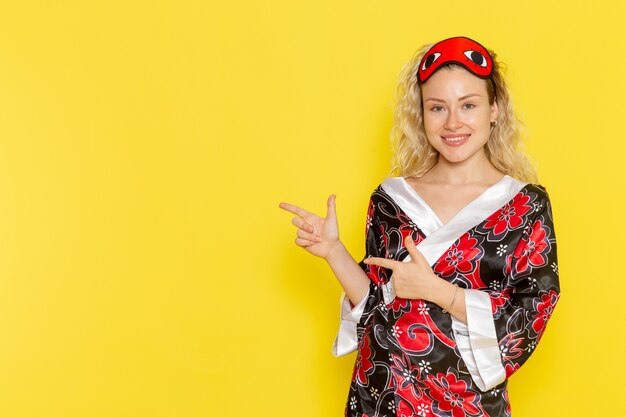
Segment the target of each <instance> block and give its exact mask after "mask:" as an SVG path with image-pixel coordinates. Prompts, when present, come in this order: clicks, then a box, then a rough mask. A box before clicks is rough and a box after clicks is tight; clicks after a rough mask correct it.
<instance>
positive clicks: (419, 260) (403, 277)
mask: <svg viewBox="0 0 626 417" xmlns="http://www.w3.org/2000/svg"><path fill="white" fill-rule="evenodd" d="M404 245H405V246H406V248H407V250H408V251H409V255H411V261H410V262H400V261H394V260H391V259H386V258H366V259H364V260H363V262H364V263H366V264H369V265H377V266H381V267H383V268H387V269H391V270H392V271H393V274H392V278H393V280H392V281H393V288H394V290H395V292H396V296H397V297H400V298H405V299H411V300H415V299H421V300H426V301H432V299H433V294H434V291H435V288H436V287H437V284H438V283H439V281H440V280H441V279H440V278H439V277H438V276H437V275H435V273H434V272H433V270H432V268H431V267H430V265H429V264H428V261H426V258H424V255H422V253H421V252H420V251H419V250H417V247H416V246H415V243H413V239H412V238H411V236H407V237H406V238H405V239H404Z"/></svg>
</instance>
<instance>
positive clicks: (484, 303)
mask: <svg viewBox="0 0 626 417" xmlns="http://www.w3.org/2000/svg"><path fill="white" fill-rule="evenodd" d="M538 190H539V191H540V194H539V197H538V199H537V203H536V204H535V212H534V213H533V214H532V215H531V216H529V221H528V222H527V224H526V226H525V229H524V231H523V233H522V236H521V238H520V240H519V241H518V242H517V245H516V246H515V248H514V249H513V250H512V251H511V253H510V254H509V255H508V256H507V261H506V267H505V275H506V278H505V280H504V282H503V285H502V288H497V289H491V288H490V289H489V290H475V289H465V290H464V291H465V300H466V313H467V326H466V327H465V328H464V329H462V328H463V327H464V326H463V324H462V323H460V322H458V321H456V320H453V326H454V327H455V328H456V329H457V330H459V333H460V337H461V339H464V340H462V341H461V343H459V350H460V351H461V354H462V356H463V359H464V360H465V362H466V364H467V367H468V370H469V371H470V373H471V375H472V379H473V380H474V381H475V382H476V384H477V385H478V387H479V388H480V389H481V390H483V391H486V390H489V389H491V388H493V387H495V386H496V385H498V384H500V383H502V382H503V381H504V380H505V379H507V378H508V377H510V376H511V375H512V374H513V373H514V372H515V371H517V370H518V369H519V368H520V366H522V364H523V363H524V362H526V360H527V359H528V358H529V357H530V355H531V354H532V352H533V351H534V350H535V348H536V347H537V344H538V343H539V340H540V339H541V336H542V335H543V332H544V331H545V328H546V325H547V323H548V320H549V319H550V317H551V315H552V312H553V310H554V307H555V305H556V303H557V301H558V299H559V296H560V290H559V277H558V266H557V254H556V236H555V233H554V224H553V219H552V210H551V205H550V200H549V198H548V195H547V193H546V192H545V189H543V188H541V189H538ZM463 330H465V332H464V331H463Z"/></svg>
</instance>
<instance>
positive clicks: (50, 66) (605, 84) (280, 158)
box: [0, 0, 626, 417]
mask: <svg viewBox="0 0 626 417" xmlns="http://www.w3.org/2000/svg"><path fill="white" fill-rule="evenodd" d="M1 10H2V11H1V13H0V341H1V342H0V416H7V417H23V416H24V417H25V416H29V417H30V416H32V417H47V416H50V417H52V416H55V417H56V416H59V417H61V416H62V417H74V416H81V417H83V416H89V417H99V416H112V417H126V416H128V417H143V416H150V417H152V416H154V417H160V416H207V415H208V416H242V415H254V416H268V417H270V416H271V417H280V416H298V417H300V416H302V417H309V416H310V417H313V416H316V417H317V416H339V415H342V413H343V407H344V403H345V399H346V396H347V389H348V383H349V380H350V376H351V371H352V365H353V362H354V358H355V357H354V354H352V355H350V356H348V357H343V358H339V359H336V358H334V357H332V356H331V353H330V349H331V344H332V341H333V339H334V335H335V331H336V326H337V323H338V298H339V294H340V287H339V285H338V284H337V283H336V282H335V280H334V277H333V276H332V274H331V272H330V270H329V268H328V267H327V266H326V265H325V264H324V263H323V261H321V260H319V259H315V258H313V257H312V256H310V255H308V254H307V253H305V252H304V251H303V250H301V249H300V248H297V247H296V246H295V245H294V243H293V238H294V232H295V228H294V227H293V226H291V224H290V218H291V216H290V215H289V214H288V213H286V212H284V211H282V210H280V209H279V208H278V207H277V205H278V203H279V202H280V201H289V202H292V203H295V204H299V205H302V206H304V207H306V208H309V209H311V210H313V211H316V212H318V213H324V210H325V200H326V197H327V196H328V195H329V194H330V193H336V194H337V205H338V216H339V222H340V229H341V234H342V238H343V240H344V241H345V243H346V245H347V246H348V248H349V249H350V250H351V252H352V253H353V255H354V256H355V257H357V258H358V257H361V256H362V255H363V231H364V219H365V211H366V205H367V200H368V198H369V193H370V192H371V191H372V189H373V188H374V187H375V186H376V185H377V184H378V183H379V182H380V180H381V179H382V178H383V176H384V175H385V173H386V172H387V170H388V160H389V157H390V153H389V145H388V139H387V138H388V132H389V128H390V126H391V111H392V110H391V107H390V103H391V101H392V98H393V92H394V86H395V82H396V76H397V74H398V72H399V70H400V68H401V66H402V65H403V63H404V62H405V61H406V60H407V59H408V58H409V57H410V56H411V55H412V53H413V51H414V50H415V49H416V48H417V47H418V46H419V45H421V44H423V43H426V42H431V41H436V40H439V39H442V38H443V37H447V36H454V35H466V36H470V37H472V38H475V39H477V40H479V41H481V42H482V43H484V44H485V45H487V46H488V47H490V48H492V49H494V50H495V51H496V52H498V54H499V55H500V57H501V58H502V59H503V60H504V61H505V62H506V63H507V64H508V66H509V67H510V71H509V79H510V81H511V86H512V90H513V93H514V99H515V103H516V105H517V107H518V108H519V109H520V111H521V114H522V116H523V118H524V120H525V121H526V123H527V124H528V126H529V128H530V141H529V143H528V151H529V153H530V154H531V155H532V156H533V157H534V158H535V159H536V160H538V162H539V166H540V177H541V182H542V183H543V184H544V185H546V186H547V188H548V191H549V192H550V195H551V198H552V200H553V206H554V214H555V217H556V222H557V223H556V225H557V235H558V238H559V260H560V273H561V280H562V289H563V293H562V299H561V301H560V303H559V306H558V308H557V311H556V313H555V315H554V317H553V319H552V321H551V323H550V325H549V327H548V331H547V333H546V335H545V337H544V338H543V340H542V343H541V345H540V347H539V349H538V350H537V351H536V353H535V354H534V356H533V357H532V358H531V359H530V361H529V362H528V363H527V364H526V365H524V367H523V368H522V369H521V370H520V371H519V372H518V373H517V374H516V375H515V376H514V377H513V378H512V380H511V384H510V391H511V400H512V403H513V410H514V415H515V416H516V417H524V416H528V417H530V416H533V417H536V416H573V415H580V416H583V415H584V416H605V415H610V414H611V413H612V412H613V413H616V412H618V411H619V408H615V407H617V406H616V404H618V399H619V398H621V397H622V390H623V379H624V374H625V373H626V364H625V361H624V356H623V353H624V352H625V351H626V336H625V335H624V331H623V320H624V319H625V317H624V301H623V300H624V294H625V293H626V284H625V282H624V273H623V272H622V269H623V268H622V267H621V264H620V261H621V260H623V255H622V253H623V248H622V247H621V243H622V240H623V236H624V233H626V230H625V227H624V221H623V215H624V212H626V203H625V197H624V185H623V181H624V175H623V169H624V165H625V162H624V155H625V152H626V145H625V143H626V140H625V139H624V127H623V126H622V122H623V121H624V120H626V118H625V116H626V114H625V113H626V112H625V110H624V109H625V108H626V106H624V97H626V83H624V76H623V73H624V68H625V64H626V54H624V52H623V51H624V41H623V40H624V39H625V38H626V26H625V25H624V24H623V21H624V18H625V17H626V10H625V6H624V5H623V3H622V2H618V1H614V2H608V1H596V2H583V1H574V2H569V4H568V5H567V7H564V6H563V5H562V4H560V3H551V2H546V1H537V0H532V1H526V2H518V3H517V5H509V3H507V2H504V3H503V2H496V1H488V2H478V1H475V2H468V1H452V0H451V1H446V2H424V1H388V2H382V1H371V0H367V1H362V0H361V1H356V0H349V1H348V0H343V1H341V0H339V1H337V0H335V1H321V2H320V1H316V2H313V1H311V2H294V1H247V2H236V1H234V2H228V1H222V2H218V1H210V2H208V3H207V2H205V1H191V0H190V1H176V2H175V1H134V2H127V1H120V0H107V1H102V0H97V1H77V0H74V1H72V0H66V1H58V2H45V1H21V2H8V1H5V2H3V5H2V9H1Z"/></svg>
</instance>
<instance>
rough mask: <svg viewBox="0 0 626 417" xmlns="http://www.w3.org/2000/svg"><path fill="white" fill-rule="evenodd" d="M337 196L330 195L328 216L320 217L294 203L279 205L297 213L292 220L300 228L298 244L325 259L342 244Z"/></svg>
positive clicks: (297, 238)
mask: <svg viewBox="0 0 626 417" xmlns="http://www.w3.org/2000/svg"><path fill="white" fill-rule="evenodd" d="M335 197H336V196H335V195H334V194H331V195H330V197H328V202H327V203H328V206H327V210H326V218H322V217H319V216H318V215H316V214H313V213H310V212H308V211H306V210H305V209H303V208H300V207H298V206H294V205H292V204H288V203H280V204H279V205H278V207H280V208H282V209H283V210H287V211H289V212H291V213H293V214H295V215H297V217H294V218H293V219H292V220H291V223H292V224H293V225H294V226H296V227H297V228H298V232H297V237H296V245H298V246H300V247H302V248H304V249H305V250H306V251H307V252H309V253H311V254H313V255H315V256H319V257H321V258H324V259H326V258H328V256H329V255H330V253H331V252H332V251H333V249H335V248H337V247H339V246H340V245H341V242H340V241H339V227H338V226H337V214H336V211H335Z"/></svg>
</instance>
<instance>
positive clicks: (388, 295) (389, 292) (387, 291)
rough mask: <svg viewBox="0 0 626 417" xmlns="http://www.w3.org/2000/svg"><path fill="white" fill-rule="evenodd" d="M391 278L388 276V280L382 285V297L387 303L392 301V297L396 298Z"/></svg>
mask: <svg viewBox="0 0 626 417" xmlns="http://www.w3.org/2000/svg"><path fill="white" fill-rule="evenodd" d="M392 279H393V278H389V282H387V283H386V284H383V285H382V290H383V299H384V300H385V304H387V305H389V304H391V303H393V300H394V298H396V291H395V290H394V289H393V282H392V281H391V280H392Z"/></svg>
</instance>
